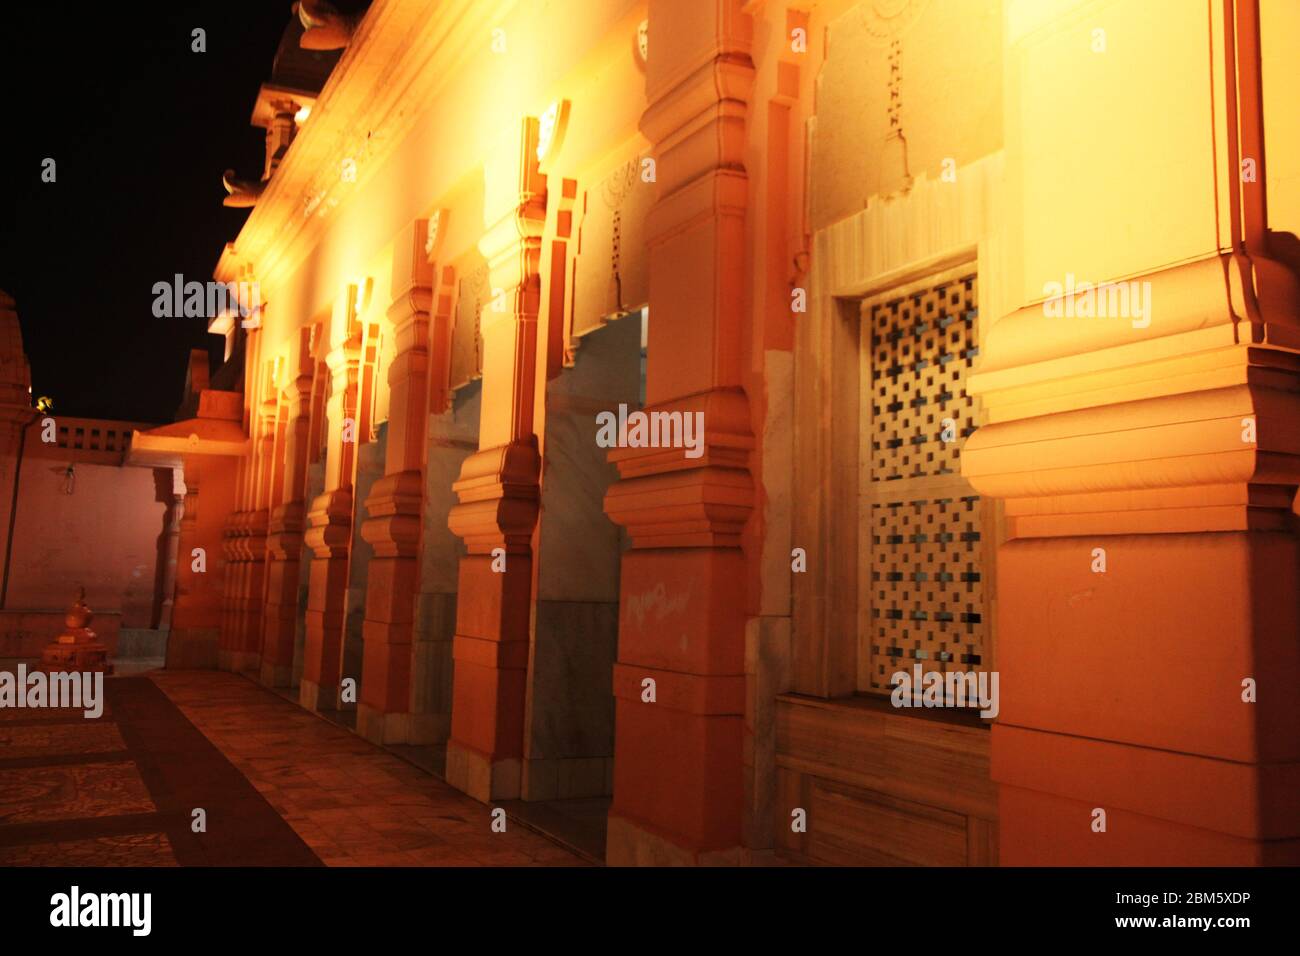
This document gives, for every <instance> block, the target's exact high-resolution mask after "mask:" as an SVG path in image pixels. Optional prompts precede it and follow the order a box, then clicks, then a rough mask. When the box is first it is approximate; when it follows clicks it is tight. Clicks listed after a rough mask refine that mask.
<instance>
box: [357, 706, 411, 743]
mask: <svg viewBox="0 0 1300 956" xmlns="http://www.w3.org/2000/svg"><path fill="white" fill-rule="evenodd" d="M356 710H357V733H358V734H360V735H361V736H362V737H365V738H366V740H369V741H370V742H371V743H376V744H407V743H411V742H412V741H411V725H412V721H413V718H414V715H412V714H401V713H396V714H386V713H384V712H383V711H381V710H378V709H376V708H374V707H371V706H370V705H369V704H357V706H356Z"/></svg>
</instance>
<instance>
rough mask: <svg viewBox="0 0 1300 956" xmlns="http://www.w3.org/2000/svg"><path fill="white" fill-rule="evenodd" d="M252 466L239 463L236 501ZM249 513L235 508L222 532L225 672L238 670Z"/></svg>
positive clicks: (220, 656) (220, 645) (220, 647)
mask: <svg viewBox="0 0 1300 956" xmlns="http://www.w3.org/2000/svg"><path fill="white" fill-rule="evenodd" d="M247 469H248V462H247V460H246V459H245V460H242V461H240V462H239V464H238V465H237V466H236V473H237V475H236V481H237V484H238V487H239V489H240V490H239V492H237V493H236V497H235V500H236V501H237V502H238V501H241V500H242V498H243V495H242V490H243V484H244V473H245V472H246V471H247ZM245 516H246V512H243V511H232V512H231V513H230V516H229V517H228V518H227V519H226V521H225V523H224V525H223V527H222V531H221V556H222V558H223V560H224V562H225V567H224V568H223V569H222V570H223V580H222V588H221V593H222V598H221V634H220V636H219V637H218V639H217V667H218V668H220V669H221V670H223V671H229V670H234V669H235V666H234V657H235V652H236V650H237V648H238V647H239V636H238V628H239V623H240V620H241V615H240V612H239V609H240V606H241V604H240V601H241V597H240V594H241V592H240V587H241V578H242V575H243V570H244V566H243V556H242V552H241V550H240V547H239V535H240V529H241V525H242V522H243V520H244V518H245Z"/></svg>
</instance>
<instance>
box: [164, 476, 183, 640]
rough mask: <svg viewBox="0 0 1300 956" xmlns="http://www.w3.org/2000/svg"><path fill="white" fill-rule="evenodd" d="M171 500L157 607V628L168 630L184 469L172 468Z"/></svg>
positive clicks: (178, 542) (178, 541)
mask: <svg viewBox="0 0 1300 956" xmlns="http://www.w3.org/2000/svg"><path fill="white" fill-rule="evenodd" d="M171 472H172V501H171V505H170V506H169V507H168V509H167V544H166V548H165V549H164V550H165V553H166V555H167V557H166V563H165V564H164V565H163V578H162V603H161V606H160V607H159V609H158V630H160V631H170V630H171V627H172V609H173V607H174V606H175V604H176V561H177V558H178V556H179V553H180V543H181V522H182V521H183V520H184V519H185V495H186V488H185V469H184V468H173V469H172V470H171Z"/></svg>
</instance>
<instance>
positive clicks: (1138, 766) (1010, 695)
mask: <svg viewBox="0 0 1300 956" xmlns="http://www.w3.org/2000/svg"><path fill="white" fill-rule="evenodd" d="M1115 9H1116V11H1117V12H1118V13H1117V16H1116V17H1115V18H1114V19H1113V20H1108V22H1107V32H1108V36H1109V41H1108V43H1109V45H1108V49H1109V52H1108V53H1107V54H1106V56H1107V57H1111V58H1113V59H1112V60H1111V61H1109V62H1101V61H1100V60H1099V58H1098V56H1097V55H1095V54H1093V53H1091V52H1090V50H1089V46H1088V40H1089V33H1088V29H1089V28H1090V27H1091V25H1092V24H1091V22H1090V21H1075V22H1073V23H1061V24H1055V25H1053V27H1052V28H1051V29H1040V28H1039V27H1041V26H1042V25H1041V24H1038V23H1034V22H1032V21H1033V18H1032V17H1030V18H1029V20H1030V21H1031V22H1028V23H1025V22H1023V21H1020V20H1017V21H1015V22H1014V25H1016V26H1017V28H1018V29H1020V30H1021V31H1022V32H1020V33H1014V32H1013V34H1012V35H1011V37H1010V38H1009V42H1010V44H1011V56H1010V58H1009V61H1008V71H1007V75H1008V76H1009V77H1012V78H1013V81H1012V83H1011V85H1010V89H1009V94H1008V95H1009V100H1008V101H1009V102H1010V103H1013V104H1017V110H1016V112H1015V113H1014V114H1009V115H1014V116H1016V118H1017V122H1018V124H1019V125H1018V126H1015V127H1013V128H1012V129H1009V130H1008V140H1009V143H1010V144H1011V146H1012V148H1011V149H1010V150H1009V153H1008V170H1009V174H1008V177H1007V181H1008V182H1009V183H1016V184H1017V188H1018V190H1019V195H1015V196H1013V197H1011V198H1012V200H1014V202H1013V204H1012V205H1011V209H1012V210H1013V211H1014V212H1015V213H1016V215H1017V216H1018V217H1019V218H1018V219H1016V220H1014V221H1013V227H1014V229H1015V230H1016V231H1017V232H1018V233H1019V235H1020V237H1021V241H1022V246H1021V248H1022V250H1023V253H1022V254H1021V255H1016V256H1013V257H1012V261H1013V263H1015V264H1016V265H1017V266H1018V268H1020V269H1021V270H1022V272H1023V274H1022V275H1020V276H1018V277H1014V278H1018V279H1019V281H1018V282H1017V283H1015V284H1013V285H1012V289H1013V290H1015V292H1016V293H1017V294H1018V295H1017V299H1016V300H1015V301H1016V302H1017V303H1028V304H1024V305H1022V306H1021V307H1020V308H1018V309H1015V310H1013V311H1011V312H1010V313H1009V314H1006V315H1004V316H1002V317H1001V318H999V319H998V320H997V321H996V322H995V323H994V324H993V328H992V329H991V331H990V332H989V336H988V339H987V342H986V346H985V351H984V357H983V364H982V365H981V366H980V371H979V373H978V374H977V375H975V376H973V377H971V378H970V379H969V382H968V388H969V391H970V392H971V393H972V394H974V395H978V396H979V397H980V399H981V401H982V402H983V403H984V406H985V409H986V411H987V417H988V422H989V424H987V425H985V426H984V427H982V428H980V429H979V431H977V432H976V433H975V434H974V435H973V436H972V437H971V438H970V439H969V441H968V442H967V445H966V447H965V450H964V454H963V474H965V475H966V476H967V477H968V478H970V479H971V481H972V482H973V484H974V485H975V487H976V489H977V490H978V491H980V492H981V493H982V494H986V495H990V496H995V497H998V498H1002V499H1005V509H1006V528H1005V539H1006V540H1005V541H1004V542H1003V543H1002V544H1001V545H1000V547H999V549H998V564H997V581H998V594H997V618H996V630H995V646H994V663H995V665H996V668H997V670H998V671H999V672H1000V675H1001V681H1000V683H1001V700H1002V703H1001V713H1000V715H999V717H998V720H997V723H996V724H995V725H994V727H993V731H992V734H993V736H992V776H993V780H994V782H995V783H996V784H997V786H998V791H999V797H998V804H999V810H1000V820H999V830H1000V833H999V844H1000V851H999V852H1000V862H1001V863H1002V864H1003V865H1014V866H1041V865H1054V864H1068V865H1081V864H1082V865H1104V866H1125V865H1144V866H1179V865H1197V866H1224V865H1243V864H1266V865H1284V864H1288V865H1294V864H1296V863H1297V862H1300V801H1297V798H1296V793H1297V782H1298V781H1300V734H1297V731H1296V728H1297V727H1300V645H1298V644H1297V640H1296V635H1297V633H1300V605H1297V602H1296V598H1295V595H1296V593H1297V587H1298V586H1300V538H1298V537H1297V528H1298V526H1297V523H1296V518H1295V500H1296V490H1297V487H1298V486H1300V361H1297V356H1296V352H1297V350H1298V349H1300V286H1298V284H1297V281H1296V277H1295V276H1294V275H1293V274H1291V273H1290V272H1289V271H1287V270H1286V269H1285V268H1284V267H1282V266H1281V265H1279V264H1278V263H1277V262H1275V261H1273V260H1272V259H1271V258H1270V255H1269V249H1268V242H1267V239H1266V236H1267V229H1266V223H1265V221H1264V215H1265V206H1264V202H1263V199H1264V197H1263V183H1264V182H1265V175H1264V172H1265V171H1264V168H1263V159H1264V157H1263V152H1262V146H1263V143H1262V130H1261V124H1260V117H1259V88H1258V78H1259V63H1258V59H1257V48H1256V43H1257V28H1256V26H1255V24H1254V22H1253V19H1254V15H1255V12H1256V11H1255V5H1254V4H1253V3H1250V2H1245V3H1238V4H1235V5H1234V4H1215V5H1213V6H1212V11H1211V16H1210V17H1209V18H1207V17H1206V15H1205V10H1204V8H1201V9H1199V10H1192V9H1190V8H1187V9H1185V10H1184V9H1182V8H1180V7H1178V6H1177V5H1170V6H1169V7H1167V8H1166V9H1168V10H1169V11H1171V12H1170V16H1171V22H1169V23H1167V24H1165V27H1166V30H1165V32H1164V34H1163V35H1162V44H1163V45H1164V46H1163V55H1162V57H1161V60H1160V62H1159V63H1158V64H1156V63H1152V62H1150V61H1149V58H1148V57H1147V56H1146V54H1145V53H1143V52H1141V51H1139V50H1137V49H1136V48H1134V47H1133V46H1132V44H1133V43H1139V44H1140V43H1141V38H1142V37H1145V36H1148V35H1149V34H1148V33H1147V29H1148V26H1147V21H1145V19H1144V18H1143V16H1142V13H1141V10H1142V8H1141V6H1140V5H1135V6H1134V7H1132V8H1115ZM1040 15H1042V16H1047V15H1048V14H1047V13H1046V11H1042V12H1040ZM1076 45H1077V50H1076V49H1075V47H1076ZM1207 50H1208V51H1209V53H1210V57H1209V58H1208V59H1207V57H1206V52H1207ZM1035 66H1038V67H1041V69H1040V70H1038V71H1035V69H1034V67H1035ZM1171 70H1172V71H1174V72H1173V73H1170V72H1169V71H1171ZM1211 70H1213V71H1214V72H1215V75H1216V77H1217V78H1216V79H1215V81H1214V82H1211V75H1210V71H1211ZM1088 71H1093V73H1089V72H1088ZM1097 71H1102V73H1103V74H1104V76H1102V77H1101V79H1100V80H1099V82H1103V83H1104V82H1110V79H1109V78H1110V77H1111V76H1112V75H1113V76H1114V77H1115V79H1114V81H1113V82H1114V83H1116V84H1122V88H1123V89H1124V90H1125V91H1126V93H1125V97H1124V98H1122V99H1115V100H1107V101H1106V103H1105V106H1106V115H1107V126H1108V134H1107V136H1108V140H1110V141H1111V142H1114V143H1125V142H1130V143H1131V142H1134V141H1135V137H1138V138H1142V139H1143V142H1144V146H1143V147H1142V149H1141V150H1135V151H1132V152H1125V153H1124V155H1123V156H1121V157H1115V158H1114V159H1113V161H1112V160H1111V159H1106V160H1104V161H1102V162H1099V163H1098V162H1094V161H1093V159H1094V158H1095V157H1089V158H1086V159H1085V158H1084V157H1078V158H1077V159H1075V158H1073V157H1071V156H1070V155H1069V154H1068V151H1063V150H1062V149H1061V144H1062V143H1067V142H1070V139H1069V135H1070V133H1069V131H1070V130H1076V129H1078V128H1079V127H1078V122H1079V118H1080V117H1081V116H1084V115H1086V114H1088V113H1089V112H1090V111H1091V112H1092V113H1093V114H1094V115H1095V113H1096V111H1097V110H1098V109H1099V108H1100V105H1101V104H1100V101H1099V100H1096V99H1095V98H1093V97H1095V95H1096V94H1095V93H1093V92H1091V91H1093V90H1094V88H1095V84H1094V83H1093V82H1092V80H1091V79H1089V82H1086V83H1084V82H1080V80H1079V77H1080V76H1084V77H1091V76H1093V75H1094V74H1095V73H1097ZM1112 71H1114V72H1113V74H1112ZM1121 76H1122V77H1123V80H1122V81H1121V80H1119V79H1118V77H1121ZM1066 77H1069V79H1068V81H1067V80H1066V79H1065V78H1066ZM1225 79H1226V82H1225V81H1224V80H1225ZM1116 88H1120V87H1119V85H1117V86H1116ZM1152 116H1160V117H1161V130H1162V135H1161V136H1159V137H1155V138H1150V137H1147V136H1146V135H1145V134H1146V132H1147V131H1148V125H1149V123H1150V117H1152ZM1216 143H1217V144H1218V146H1217V147H1215V146H1213V145H1212V144H1216ZM1216 148H1217V149H1218V150H1220V152H1219V153H1218V155H1217V157H1216V155H1215V149H1216ZM1045 155H1051V156H1054V157H1055V156H1060V157H1062V159H1061V161H1062V163H1064V164H1067V165H1066V168H1061V169H1057V170H1055V171H1054V177H1053V178H1055V179H1057V180H1066V181H1069V182H1070V188H1069V190H1062V189H1061V188H1060V187H1059V186H1055V187H1053V185H1052V183H1051V182H1049V180H1048V179H1044V178H1042V177H1040V176H1032V177H1031V176H1029V175H1026V173H1025V170H1026V168H1027V167H1028V166H1029V164H1030V163H1038V162H1040V157H1042V156H1045ZM1130 159H1131V160H1133V162H1130ZM1246 159H1251V160H1252V163H1254V162H1257V163H1258V166H1259V168H1258V176H1257V178H1255V177H1250V178H1247V177H1246V176H1243V175H1240V172H1241V171H1244V170H1245V167H1244V166H1243V161H1244V160H1246ZM1049 192H1050V193H1051V194H1052V195H1054V196H1055V197H1057V200H1058V201H1057V202H1053V203H1050V204H1049V203H1045V202H1044V200H1045V198H1046V196H1047V194H1048V193H1049ZM1062 222H1069V223H1071V227H1070V229H1068V230H1061V228H1060V224H1061V223H1062ZM1120 223H1127V224H1129V226H1128V227H1127V228H1123V229H1120V228H1111V226H1117V225H1118V224H1120ZM1171 263H1172V264H1171ZM1067 279H1068V284H1067ZM1053 282H1054V283H1056V286H1055V287H1054V288H1051V290H1050V291H1049V287H1050V284H1051V283H1053ZM1085 282H1086V283H1091V285H1090V286H1089V287H1087V288H1081V287H1082V286H1083V284H1084V283H1085ZM1110 282H1114V283H1115V285H1113V286H1110V287H1109V288H1108V287H1107V286H1106V285H1105V283H1110ZM1069 285H1073V286H1075V290H1074V291H1070V290H1069V288H1068V286H1069ZM1062 286H1066V288H1065V289H1062V288H1061V287H1062ZM1121 294H1122V298H1121ZM1042 295H1047V296H1048V298H1047V300H1045V301H1042V302H1035V299H1037V298H1038V297H1039V296H1042ZM1117 306H1118V307H1117Z"/></svg>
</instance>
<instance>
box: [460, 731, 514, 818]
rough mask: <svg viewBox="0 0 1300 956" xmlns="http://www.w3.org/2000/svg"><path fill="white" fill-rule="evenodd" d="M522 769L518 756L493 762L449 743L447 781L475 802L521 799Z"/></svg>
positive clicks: (463, 747) (486, 756)
mask: <svg viewBox="0 0 1300 956" xmlns="http://www.w3.org/2000/svg"><path fill="white" fill-rule="evenodd" d="M520 770H521V761H520V759H519V758H518V757H506V758H499V759H496V760H493V759H492V758H491V757H489V756H488V755H487V754H483V753H479V751H477V750H475V749H473V748H472V747H467V746H465V745H464V744H462V743H458V742H457V741H455V740H452V741H449V742H448V743H447V775H446V777H447V782H448V783H449V784H451V785H452V786H453V787H455V788H456V789H457V790H459V791H461V792H462V793H467V794H469V795H470V796H471V797H473V798H474V799H475V800H481V801H483V802H484V803H488V802H490V801H492V800H517V799H519V780H520Z"/></svg>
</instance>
